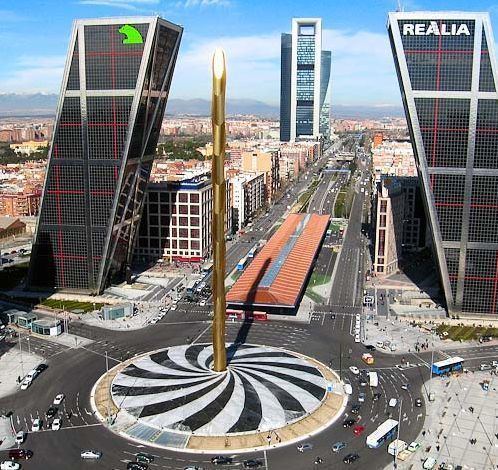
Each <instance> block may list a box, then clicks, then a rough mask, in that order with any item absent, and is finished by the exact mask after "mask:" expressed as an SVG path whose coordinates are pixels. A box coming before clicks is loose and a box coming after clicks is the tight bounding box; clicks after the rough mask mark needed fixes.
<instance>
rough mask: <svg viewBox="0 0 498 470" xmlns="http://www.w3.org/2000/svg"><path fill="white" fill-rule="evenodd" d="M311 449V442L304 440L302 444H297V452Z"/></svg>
mask: <svg viewBox="0 0 498 470" xmlns="http://www.w3.org/2000/svg"><path fill="white" fill-rule="evenodd" d="M311 449H313V444H312V443H311V442H305V443H304V444H299V445H298V446H297V450H298V451H299V452H306V451H308V450H311Z"/></svg>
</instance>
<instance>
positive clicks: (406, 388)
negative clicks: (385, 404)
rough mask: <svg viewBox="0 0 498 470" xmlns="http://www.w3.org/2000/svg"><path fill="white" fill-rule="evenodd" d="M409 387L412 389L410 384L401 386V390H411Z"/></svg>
mask: <svg viewBox="0 0 498 470" xmlns="http://www.w3.org/2000/svg"><path fill="white" fill-rule="evenodd" d="M409 387H410V384H403V385H402V386H401V388H402V389H403V390H408V388H409Z"/></svg>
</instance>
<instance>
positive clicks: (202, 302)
mask: <svg viewBox="0 0 498 470" xmlns="http://www.w3.org/2000/svg"><path fill="white" fill-rule="evenodd" d="M199 305H200V306H201V307H204V306H205V305H206V301H205V300H204V299H202V300H201V301H200V302H199Z"/></svg>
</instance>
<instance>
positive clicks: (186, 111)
mask: <svg viewBox="0 0 498 470" xmlns="http://www.w3.org/2000/svg"><path fill="white" fill-rule="evenodd" d="M57 101H58V95H57V94H55V93H32V94H18V93H0V117H30V116H50V115H53V114H54V113H55V109H56V107H57ZM210 110H211V102H210V101H209V100H206V99H203V98H193V99H180V98H171V99H169V100H168V105H167V108H166V115H173V116H180V115H192V116H208V115H209V113H210ZM227 114H228V115H231V116H234V115H252V116H261V117H266V118H278V117H279V107H278V106H277V105H272V104H268V103H264V102H262V101H258V100H254V99H228V100H227ZM403 116H404V112H403V108H402V107H401V106H394V105H381V106H379V105H344V104H342V105H341V104H333V105H332V117H333V118H336V119H381V118H384V117H403Z"/></svg>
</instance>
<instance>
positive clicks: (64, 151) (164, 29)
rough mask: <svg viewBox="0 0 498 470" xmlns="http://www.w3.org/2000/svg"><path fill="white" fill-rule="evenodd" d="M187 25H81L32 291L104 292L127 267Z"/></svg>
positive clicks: (135, 21) (157, 21)
mask: <svg viewBox="0 0 498 470" xmlns="http://www.w3.org/2000/svg"><path fill="white" fill-rule="evenodd" d="M181 36H182V28H181V27H179V26H177V25H174V24H172V23H169V22H168V21H165V20H163V19H161V18H158V17H134V18H113V19H91V20H77V21H75V23H74V26H73V30H72V34H71V39H70V46H69V52H68V57H67V61H66V66H65V70H64V76H63V81H62V90H61V94H60V98H59V104H58V107H57V114H56V121H55V127H54V137H53V141H52V145H51V149H50V154H49V163H48V169H47V175H46V179H45V186H44V191H43V198H42V203H41V210H40V218H39V221H38V225H37V230H36V236H35V242H34V246H33V252H32V258H31V265H30V272H29V279H28V287H29V288H31V289H47V288H56V289H64V290H72V291H78V292H86V293H93V294H96V293H100V292H101V291H102V290H103V289H104V288H105V287H106V286H107V285H109V283H110V281H111V280H112V279H114V278H115V279H122V278H123V277H125V275H126V274H127V271H129V264H130V261H131V256H132V248H133V242H134V239H135V234H136V232H137V229H138V225H139V222H140V216H141V210H142V205H143V200H144V191H145V188H146V186H147V183H148V181H149V176H150V172H151V168H152V161H153V158H154V154H155V151H156V145H157V140H158V136H159V131H160V128H161V122H162V119H163V115H164V109H165V106H166V100H167V97H168V92H169V88H170V84H171V79H172V76H173V70H174V66H175V62H176V57H177V53H178V48H179V45H180V40H181Z"/></svg>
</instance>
